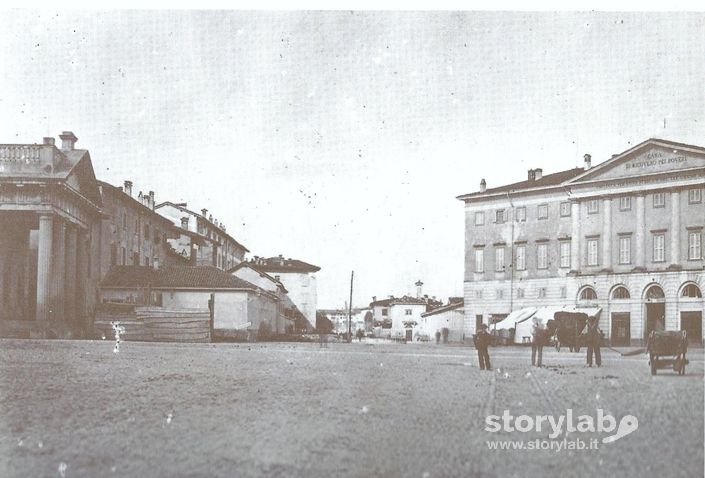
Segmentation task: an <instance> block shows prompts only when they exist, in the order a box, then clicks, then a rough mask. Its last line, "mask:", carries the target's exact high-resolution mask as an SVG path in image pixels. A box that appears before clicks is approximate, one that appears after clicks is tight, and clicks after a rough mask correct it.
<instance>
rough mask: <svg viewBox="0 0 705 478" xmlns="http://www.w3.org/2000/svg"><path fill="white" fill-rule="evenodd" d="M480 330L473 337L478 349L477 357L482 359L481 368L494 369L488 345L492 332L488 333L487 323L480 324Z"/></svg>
mask: <svg viewBox="0 0 705 478" xmlns="http://www.w3.org/2000/svg"><path fill="white" fill-rule="evenodd" d="M479 327H480V328H479V330H478V331H477V333H476V334H475V336H474V337H473V339H474V342H475V348H476V349H477V358H478V360H479V361H480V370H492V365H490V353H489V351H488V350H487V347H489V345H490V338H491V337H490V334H489V333H487V325H485V324H480V326H479Z"/></svg>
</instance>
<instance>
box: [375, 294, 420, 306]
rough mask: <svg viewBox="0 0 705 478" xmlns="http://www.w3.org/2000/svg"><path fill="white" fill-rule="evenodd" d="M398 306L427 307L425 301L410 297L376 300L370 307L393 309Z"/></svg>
mask: <svg viewBox="0 0 705 478" xmlns="http://www.w3.org/2000/svg"><path fill="white" fill-rule="evenodd" d="M396 304H407V305H426V301H425V300H424V299H417V298H416V297H410V296H408V295H405V296H404V297H390V298H388V299H381V300H376V301H374V302H370V307H375V306H380V307H391V306H392V305H396Z"/></svg>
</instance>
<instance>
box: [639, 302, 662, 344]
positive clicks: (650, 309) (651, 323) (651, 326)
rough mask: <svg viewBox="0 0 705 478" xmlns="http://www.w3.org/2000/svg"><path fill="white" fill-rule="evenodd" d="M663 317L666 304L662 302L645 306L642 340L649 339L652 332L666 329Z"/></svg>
mask: <svg viewBox="0 0 705 478" xmlns="http://www.w3.org/2000/svg"><path fill="white" fill-rule="evenodd" d="M665 317H666V304H664V303H663V302H661V303H658V302H657V303H650V304H646V329H645V333H644V340H646V339H647V338H648V337H649V334H650V333H651V331H652V330H665V329H666V322H665V320H666V318H665Z"/></svg>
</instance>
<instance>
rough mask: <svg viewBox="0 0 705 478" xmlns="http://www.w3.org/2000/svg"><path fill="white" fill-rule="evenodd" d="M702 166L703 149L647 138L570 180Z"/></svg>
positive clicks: (631, 175)
mask: <svg viewBox="0 0 705 478" xmlns="http://www.w3.org/2000/svg"><path fill="white" fill-rule="evenodd" d="M704 167H705V148H702V147H699V146H690V145H685V144H681V143H674V142H672V141H666V140H658V139H649V140H647V141H644V142H643V143H641V144H639V145H637V146H635V147H634V148H632V149H629V150H627V151H625V152H623V153H621V154H618V155H616V156H613V157H612V158H611V159H609V160H607V161H605V162H604V163H602V164H599V165H597V166H595V167H593V168H591V169H589V170H588V171H586V172H584V173H583V174H581V175H580V176H578V177H576V178H574V179H573V180H572V181H571V183H581V182H584V181H596V180H598V181H599V180H609V179H620V178H629V177H640V176H644V175H647V174H658V173H668V172H672V171H678V170H687V169H693V168H704Z"/></svg>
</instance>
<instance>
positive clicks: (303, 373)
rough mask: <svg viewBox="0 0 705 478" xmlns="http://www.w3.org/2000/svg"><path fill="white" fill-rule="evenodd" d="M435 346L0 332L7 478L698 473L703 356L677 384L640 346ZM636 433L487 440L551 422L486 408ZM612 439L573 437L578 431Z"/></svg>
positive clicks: (0, 466) (0, 415) (0, 424)
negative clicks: (608, 419)
mask: <svg viewBox="0 0 705 478" xmlns="http://www.w3.org/2000/svg"><path fill="white" fill-rule="evenodd" d="M490 353H491V356H492V361H493V366H495V368H496V370H495V371H494V372H483V371H480V370H479V369H478V367H477V360H476V355H475V350H474V349H472V348H468V347H444V346H436V345H435V344H423V345H411V344H409V345H393V344H386V345H381V344H375V345H371V344H365V343H361V344H358V343H355V344H341V343H332V344H329V345H328V348H327V349H319V346H318V344H283V343H257V344H198V345H177V344H155V343H137V342H123V344H122V346H121V348H120V352H119V353H117V354H116V353H113V343H112V342H111V341H110V340H106V341H58V340H55V341H33V340H0V476H3V477H14V476H18V477H19V476H33V477H42V476H47V477H53V476H62V472H63V475H64V476H66V477H74V476H83V477H101V476H134V477H142V476H281V477H288V476H307V477H308V476H321V477H327V476H349V477H353V476H354V477H358V476H359V477H366V476H411V477H419V478H421V477H439V476H489V477H494V476H497V477H500V476H541V477H547V476H564V477H568V476H569V477H573V476H613V475H614V476H638V477H642V478H643V477H651V476H669V477H672V476H684V477H694V476H702V474H703V354H702V349H692V350H691V351H690V356H689V359H690V361H691V362H690V364H689V366H688V368H687V370H686V375H685V376H683V377H680V376H677V375H676V374H675V373H673V372H672V371H668V370H663V371H659V375H657V376H656V377H652V376H651V375H650V372H649V368H648V366H647V359H646V356H645V355H637V356H632V357H620V356H619V355H618V354H617V353H615V352H613V351H610V350H603V361H604V365H603V367H602V368H599V369H598V368H584V366H583V364H584V360H585V356H584V353H582V352H581V353H580V354H574V353H570V352H568V351H561V352H556V351H554V350H550V349H546V350H545V353H544V364H545V367H544V368H542V369H536V368H532V367H531V366H530V350H529V349H527V348H519V347H517V348H492V349H491V350H490ZM567 409H572V413H573V415H574V416H575V417H577V416H579V415H583V414H586V415H591V416H592V417H595V416H596V413H597V412H596V410H597V409H602V410H604V413H609V414H611V415H613V416H614V417H616V419H617V420H619V419H620V418H621V417H623V416H624V415H627V414H629V415H633V416H635V417H636V418H637V419H638V422H639V426H638V429H637V430H636V431H634V432H633V433H631V434H630V435H628V436H625V437H624V438H622V439H620V440H618V441H616V442H614V443H610V444H600V445H599V448H598V449H597V450H583V451H577V450H575V451H573V450H562V451H560V452H557V451H555V450H554V451H549V450H511V451H510V450H490V449H488V445H487V442H488V441H500V440H512V441H515V442H516V441H519V440H523V441H525V442H528V441H530V440H533V439H536V438H541V439H547V438H548V432H547V431H542V432H541V433H538V432H535V431H530V432H516V431H515V432H504V431H500V432H497V433H490V432H488V431H485V419H486V417H487V416H488V415H493V414H496V415H501V414H502V413H503V411H504V410H508V411H509V412H510V413H511V414H512V415H515V416H516V415H528V416H532V417H533V416H538V415H552V416H554V417H559V416H561V415H565V414H566V411H567ZM606 435H607V434H605V433H591V432H584V433H581V432H574V433H572V434H570V435H568V437H566V436H565V434H563V435H561V436H560V439H561V441H562V440H563V438H566V439H567V438H571V439H572V438H575V437H577V438H580V439H583V440H585V441H589V440H590V439H592V438H596V439H598V442H599V439H600V438H602V437H604V436H606Z"/></svg>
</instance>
